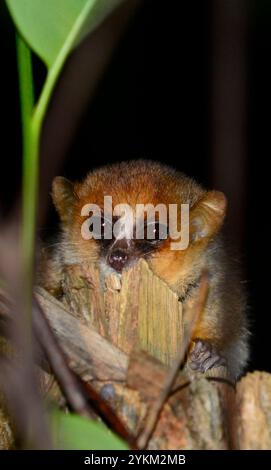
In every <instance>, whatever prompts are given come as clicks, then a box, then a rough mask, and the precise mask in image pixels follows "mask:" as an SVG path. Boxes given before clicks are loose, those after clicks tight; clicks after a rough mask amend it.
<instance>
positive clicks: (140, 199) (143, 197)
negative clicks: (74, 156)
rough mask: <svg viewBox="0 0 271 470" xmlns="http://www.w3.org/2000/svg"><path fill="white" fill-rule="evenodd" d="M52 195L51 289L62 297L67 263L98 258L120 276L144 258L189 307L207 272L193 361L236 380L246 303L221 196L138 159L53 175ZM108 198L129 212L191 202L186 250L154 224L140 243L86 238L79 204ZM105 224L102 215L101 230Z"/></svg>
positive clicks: (243, 357) (44, 277) (46, 278)
mask: <svg viewBox="0 0 271 470" xmlns="http://www.w3.org/2000/svg"><path fill="white" fill-rule="evenodd" d="M52 195H53V201H54V204H55V207H56V209H57V212H58V214H59V217H60V221H61V234H60V239H59V243H58V244H57V245H56V246H57V248H56V249H55V250H54V251H53V252H52V254H51V256H49V257H48V258H47V259H46V262H45V266H42V269H41V270H40V278H41V282H42V284H43V286H44V287H45V288H46V289H47V290H49V291H50V292H51V293H52V294H53V295H58V294H59V292H60V290H61V279H62V275H63V274H62V273H63V269H64V267H65V266H66V265H70V264H78V263H82V262H83V261H87V262H88V261H89V262H97V261H98V262H100V266H101V270H102V271H103V272H104V273H106V272H110V271H111V272H112V270H113V271H115V272H118V273H120V275H121V272H122V270H123V269H127V268H128V267H129V266H131V265H132V264H133V263H134V262H135V261H137V260H138V259H139V258H145V259H146V260H147V262H148V264H149V266H150V268H151V269H152V270H153V272H154V273H155V274H156V275H157V276H159V277H160V278H162V279H163V280H164V281H165V282H166V283H167V284H168V285H169V286H170V287H171V289H173V290H174V291H175V292H177V293H178V295H179V296H180V298H181V300H182V302H183V303H185V302H187V300H188V299H193V297H194V296H196V295H197V293H198V281H199V278H200V275H201V273H202V271H203V270H204V269H205V270H207V271H208V273H209V293H208V299H207V302H206V306H205V310H204V312H203V315H202V316H201V318H200V320H199V321H198V324H197V327H196V329H195V331H194V334H193V338H192V340H193V344H195V345H194V348H191V352H190V354H189V357H188V364H189V366H190V367H191V368H192V369H194V370H198V371H201V372H206V371H207V370H208V369H211V368H214V367H217V366H219V365H222V364H226V365H227V368H228V373H229V376H230V377H231V378H232V379H236V378H237V377H238V376H239V375H240V374H241V373H242V371H243V369H244V367H245V365H246V362H247V359H248V330H247V322H246V315H245V300H244V294H243V292H242V288H241V284H240V280H239V278H238V274H237V272H236V268H235V267H234V266H233V263H232V261H231V260H230V258H229V257H228V256H227V253H226V251H225V248H224V246H223V242H222V240H221V236H220V234H219V232H220V229H221V226H222V224H223V220H224V216H225V211H226V198H225V196H224V194H223V193H221V192H218V191H206V190H204V189H203V188H202V187H201V186H199V185H198V184H197V183H195V182H194V181H193V180H192V179H190V178H188V177H186V176H185V175H183V174H182V173H179V172H177V171H175V170H174V169H172V168H170V167H168V166H166V165H162V164H160V163H156V162H153V161H147V160H146V161H145V160H137V161H130V162H122V163H118V164H114V165H108V166H104V167H102V168H98V169H97V170H94V171H92V172H90V173H89V174H88V175H87V176H86V178H85V179H84V180H83V182H81V183H71V182H70V181H68V180H67V179H65V178H62V177H56V178H55V180H54V182H53V191H52ZM108 195H110V196H111V197H112V205H113V207H114V206H116V205H117V204H125V203H126V204H129V206H130V207H131V208H132V209H133V208H135V207H136V205H138V204H144V205H145V204H152V205H154V206H157V205H158V204H165V205H167V206H168V205H169V204H177V205H178V207H179V206H180V205H181V204H189V244H188V246H187V248H186V249H183V250H172V249H171V241H172V240H171V237H170V234H167V236H166V237H163V238H162V239H161V238H160V232H159V228H160V227H158V222H156V221H154V222H153V225H152V226H151V230H150V231H151V232H153V234H154V236H153V237H149V231H147V230H145V232H144V237H143V239H136V238H131V239H128V238H126V237H125V236H123V237H119V238H118V237H114V236H113V237H112V238H111V239H105V238H104V237H103V232H101V237H100V239H94V238H92V239H85V238H84V237H82V234H81V227H82V224H83V222H84V221H85V220H86V216H82V215H81V211H82V207H83V206H84V205H86V204H89V203H92V204H96V205H98V206H99V207H103V204H104V196H108ZM179 216H180V214H179V212H178V217H179ZM105 222H107V221H105V220H104V219H103V215H101V227H104V225H105ZM149 228H150V227H149ZM184 322H185V319H184Z"/></svg>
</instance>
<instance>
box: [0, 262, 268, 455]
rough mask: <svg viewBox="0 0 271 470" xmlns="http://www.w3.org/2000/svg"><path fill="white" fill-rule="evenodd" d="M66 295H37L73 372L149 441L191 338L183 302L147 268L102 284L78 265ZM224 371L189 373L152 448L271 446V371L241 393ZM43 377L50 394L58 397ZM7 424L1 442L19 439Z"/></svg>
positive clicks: (182, 374) (181, 376) (182, 375)
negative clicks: (186, 335) (185, 333)
mask: <svg viewBox="0 0 271 470" xmlns="http://www.w3.org/2000/svg"><path fill="white" fill-rule="evenodd" d="M63 292H64V296H63V298H62V299H61V301H59V300H57V299H55V298H53V297H52V296H51V295H50V294H49V293H48V292H46V291H45V290H44V289H42V288H40V287H39V288H37V289H36V297H37V299H38V302H39V304H40V306H41V307H42V309H43V312H44V314H45V316H46V317H47V320H48V322H49V324H50V326H51V329H52V331H53V332H54V334H55V336H56V337H57V339H58V341H59V343H60V345H61V347H62V349H63V351H64V353H65V355H66V358H67V361H68V364H69V366H70V367H71V369H72V370H74V371H75V372H76V373H77V374H78V375H80V377H81V378H82V380H84V381H85V382H90V383H91V384H92V386H94V387H95V389H96V390H97V391H98V393H99V394H100V396H101V398H102V399H103V400H105V401H106V402H107V403H108V404H110V406H111V408H112V410H113V411H115V413H116V414H117V415H118V416H119V418H120V419H121V420H122V421H123V423H124V424H125V425H126V427H127V429H128V430H129V431H130V433H131V434H132V435H133V436H135V437H137V438H138V442H140V437H142V436H143V435H144V432H145V431H146V429H147V427H148V424H149V422H150V418H151V414H152V412H153V410H154V407H155V404H156V403H158V402H159V400H160V398H161V396H162V394H163V392H164V390H165V384H166V382H167V379H168V376H169V373H170V371H171V370H172V367H173V366H172V364H173V363H174V358H175V356H176V353H177V351H178V348H179V345H180V344H181V343H182V341H184V338H183V311H182V305H181V303H180V302H179V299H178V296H177V295H176V294H175V293H173V292H172V291H171V290H170V289H169V288H168V286H166V285H165V284H164V282H163V281H161V280H160V279H158V278H157V277H155V276H154V274H153V273H152V272H151V271H150V270H149V268H148V266H147V264H146V263H145V262H140V263H139V264H138V265H136V266H134V267H133V268H132V269H131V270H129V271H127V272H125V273H124V274H123V276H122V279H121V280H120V278H119V277H118V276H112V275H111V276H109V277H107V278H106V279H102V278H101V276H100V273H99V270H98V268H97V267H96V266H87V265H82V266H72V267H69V269H67V272H66V273H65V279H64V282H63ZM222 372H223V371H222ZM220 373H221V371H220V370H219V369H215V375H216V376H215V377H205V376H203V375H202V374H195V373H193V372H191V373H189V371H188V369H186V370H180V371H179V373H178V374H177V376H176V379H175V381H174V383H173V384H172V387H171V388H170V390H169V391H168V392H169V393H168V396H167V399H166V401H165V403H164V404H163V407H162V409H161V410H160V411H159V413H158V414H157V420H156V422H155V426H154V428H153V432H152V433H151V435H150V438H149V439H148V441H146V442H147V448H149V449H162V450H169V449H182V450H188V449H271V420H270V416H271V413H270V410H271V392H270V390H271V375H269V374H267V373H263V372H254V373H253V374H248V375H247V376H246V377H243V378H242V379H241V381H240V382H239V383H238V384H237V386H236V388H234V387H233V385H231V384H230V383H228V382H227V381H226V380H224V379H220V377H223V374H222V376H221V375H220ZM42 374H43V375H44V380H43V385H42V387H43V390H44V393H46V394H49V395H51V398H53V399H54V400H58V398H57V397H56V394H55V393H54V394H53V397H52V393H53V392H52V390H53V387H52V385H51V384H52V381H50V378H48V371H47V372H46V373H45V372H43V373H41V375H42ZM44 384H45V385H44ZM7 426H8V425H7V421H6V420H5V418H4V417H3V416H2V415H0V436H1V435H2V436H9V437H10V430H9V428H8V427H7ZM5 439H6V437H5ZM0 440H1V437H0ZM1 445H2V448H3V447H5V442H4V441H3V437H2V442H1ZM1 445H0V448H1Z"/></svg>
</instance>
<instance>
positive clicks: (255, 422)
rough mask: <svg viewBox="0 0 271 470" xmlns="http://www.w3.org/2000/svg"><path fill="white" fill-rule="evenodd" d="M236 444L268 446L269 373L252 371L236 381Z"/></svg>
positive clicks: (270, 419) (270, 430)
mask: <svg viewBox="0 0 271 470" xmlns="http://www.w3.org/2000/svg"><path fill="white" fill-rule="evenodd" d="M235 416H236V420H235V429H236V446H237V447H238V448H239V449H243V450H245V449H256V450H266V449H269V450H270V449H271V374H267V373H266V372H253V373H251V374H248V375H247V376H246V377H244V378H242V380H241V381H240V382H239V383H238V384H237V399H236V414H235Z"/></svg>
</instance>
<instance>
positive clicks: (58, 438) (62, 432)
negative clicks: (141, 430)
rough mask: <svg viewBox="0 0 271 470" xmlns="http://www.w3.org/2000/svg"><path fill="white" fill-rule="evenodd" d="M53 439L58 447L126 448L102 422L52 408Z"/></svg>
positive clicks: (71, 448) (90, 448)
mask: <svg viewBox="0 0 271 470" xmlns="http://www.w3.org/2000/svg"><path fill="white" fill-rule="evenodd" d="M51 424H52V435H53V441H54V444H55V446H56V448H58V449H69V450H127V449H128V446H127V444H126V443H125V442H124V441H122V440H121V439H120V438H119V437H118V436H116V435H115V434H113V433H112V432H111V431H109V429H107V428H106V427H105V426H104V425H103V424H101V423H97V422H95V421H90V420H88V419H86V418H81V417H80V416H78V415H75V414H65V413H63V412H61V411H59V410H54V411H53V412H52V414H51Z"/></svg>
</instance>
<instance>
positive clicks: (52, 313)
mask: <svg viewBox="0 0 271 470" xmlns="http://www.w3.org/2000/svg"><path fill="white" fill-rule="evenodd" d="M36 297H37V300H38V302H39V303H40V305H41V307H42V309H43V311H44V313H45V315H46V317H47V319H48V321H49V324H50V326H51V328H52V330H53V331H54V332H55V334H56V337H57V338H58V340H59V341H60V344H61V346H62V347H63V350H64V351H65V353H66V355H67V358H68V361H69V364H70V367H71V368H72V369H73V370H74V371H75V372H76V373H78V374H79V375H80V377H81V378H82V379H83V380H85V381H89V380H98V381H108V380H112V381H116V382H119V381H125V379H126V371H127V367H128V358H127V356H126V355H125V354H124V353H123V352H122V351H120V350H119V349H117V348H116V347H114V346H113V345H112V344H110V343H109V342H108V341H106V340H105V339H104V338H102V337H101V336H100V335H99V334H98V333H97V332H96V331H95V330H94V329H93V328H91V327H87V326H86V325H84V324H83V323H82V322H81V321H80V320H77V319H75V318H74V317H73V316H72V315H71V314H70V313H69V311H68V310H67V309H66V308H64V307H63V305H62V303H61V302H59V301H58V300H56V299H55V298H54V297H52V296H51V295H50V294H49V293H48V292H46V291H45V290H44V289H42V288H37V289H36Z"/></svg>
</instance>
